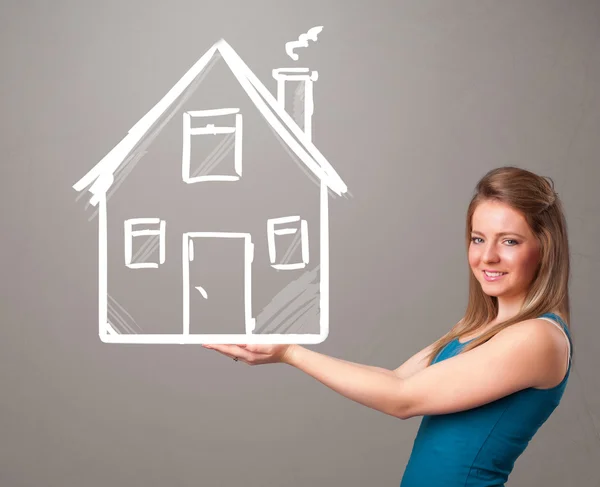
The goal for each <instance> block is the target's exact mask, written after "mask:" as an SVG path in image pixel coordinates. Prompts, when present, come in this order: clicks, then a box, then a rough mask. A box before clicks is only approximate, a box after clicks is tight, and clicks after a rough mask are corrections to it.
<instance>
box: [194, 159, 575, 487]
mask: <svg viewBox="0 0 600 487" xmlns="http://www.w3.org/2000/svg"><path fill="white" fill-rule="evenodd" d="M466 240H467V249H468V262H469V266H470V269H471V272H470V273H469V301H468V305H467V309H466V313H465V315H464V317H463V318H462V319H461V321H460V322H459V323H457V324H456V325H455V326H454V327H453V328H452V329H451V330H450V331H449V332H448V333H447V334H446V335H444V336H443V337H442V338H440V339H439V340H438V341H436V342H435V343H433V344H431V345H430V346H428V347H426V348H425V349H423V350H421V351H420V352H419V353H417V354H415V355H414V356H413V357H411V358H410V359H409V360H407V361H406V362H405V363H404V364H402V365H401V366H400V367H398V368H397V369H396V370H393V371H392V370H387V369H383V368H379V367H371V366H366V365H361V364H356V363H352V362H346V361H344V360H339V359H336V358H332V357H328V356H326V355H323V354H320V353H317V352H314V351H311V350H308V349H306V348H304V347H301V346H299V345H241V346H237V345H205V347H206V348H210V349H214V350H217V351H219V352H221V353H223V354H224V355H227V356H229V357H231V358H233V359H234V360H238V359H239V360H241V361H243V362H245V363H247V364H249V365H258V364H266V363H275V362H281V363H286V364H289V365H292V366H294V367H297V368H298V369H300V370H302V371H303V372H305V373H307V374H309V375H311V376H312V377H314V378H315V379H317V380H318V381H320V382H322V383H323V384H325V385H326V386H328V387H330V388H331V389H333V390H334V391H336V392H338V393H339V394H342V395H343V396H345V397H347V398H349V399H352V400H354V401H356V402H359V403H361V404H364V405H365V406H368V407H370V408H373V409H376V410H378V411H381V412H383V413H386V414H389V415H392V416H395V417H398V418H401V419H406V418H411V417H413V416H423V419H422V421H421V425H420V428H419V431H418V434H417V437H416V439H415V441H414V445H413V449H412V454H411V457H410V459H409V462H408V465H407V467H406V470H405V472H404V475H403V478H402V484H401V487H415V486H423V487H425V486H426V487H441V486H444V487H454V486H461V487H468V486H473V487H475V486H478V487H482V486H502V485H504V483H505V482H506V481H507V479H508V476H509V474H510V472H511V471H512V469H513V466H514V463H515V461H516V459H517V458H518V457H519V455H521V453H523V451H524V450H525V448H526V447H527V444H528V443H529V441H530V440H531V438H532V437H533V435H534V434H535V433H536V431H537V430H538V429H539V427H540V426H541V425H542V424H543V423H544V422H545V421H546V420H547V419H548V417H549V416H550V414H551V413H552V412H553V411H554V409H555V408H556V407H557V406H558V404H559V402H560V400H561V398H562V396H563V393H564V390H565V387H566V384H567V381H568V378H569V374H570V369H571V358H572V342H571V336H570V331H569V327H568V325H567V323H568V322H570V315H569V293H568V281H569V271H570V269H569V243H568V239H567V227H566V222H565V217H564V213H563V208H562V204H561V202H560V200H559V198H558V196H557V194H556V193H555V191H554V185H553V183H552V180H551V179H549V178H544V177H540V176H538V175H536V174H534V173H532V172H529V171H526V170H524V169H520V168H516V167H502V168H498V169H494V170H492V171H490V172H489V173H487V174H486V175H485V176H484V177H483V178H482V179H481V181H480V182H479V183H478V184H477V187H476V191H475V195H474V196H473V198H472V200H471V203H470V205H469V207H468V211H467V219H466Z"/></svg>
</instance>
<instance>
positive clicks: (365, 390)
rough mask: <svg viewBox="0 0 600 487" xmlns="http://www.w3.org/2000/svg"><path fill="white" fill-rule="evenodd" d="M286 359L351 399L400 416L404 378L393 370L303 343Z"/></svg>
mask: <svg viewBox="0 0 600 487" xmlns="http://www.w3.org/2000/svg"><path fill="white" fill-rule="evenodd" d="M284 362H285V363H287V364H289V365H292V366H293V367H295V368H297V369H299V370H301V371H302V372H304V373H306V374H308V375H310V376H311V377H313V378H315V379H316V380H318V381H319V382H321V383H322V384H324V385H326V386H327V387H329V388H330V389H332V390H334V391H335V392H337V393H339V394H341V395H342V396H344V397H347V398H348V399H351V400H353V401H355V402H358V403H360V404H363V405H364V406H367V407H370V408H372V409H375V410H377V411H381V412H382V413H385V414H389V415H391V416H395V417H400V415H399V411H400V410H401V401H402V398H401V386H402V380H401V379H400V378H399V377H397V376H396V375H395V374H394V373H393V372H392V371H390V370H387V371H386V369H381V370H379V367H371V366H363V365H362V364H355V363H352V362H347V361H345V360H340V359H337V358H333V357H329V356H327V355H324V354H321V353H318V352H314V351H312V350H309V349H307V348H304V347H301V346H300V345H293V346H292V347H291V348H290V350H289V353H288V354H286V357H285V359H284Z"/></svg>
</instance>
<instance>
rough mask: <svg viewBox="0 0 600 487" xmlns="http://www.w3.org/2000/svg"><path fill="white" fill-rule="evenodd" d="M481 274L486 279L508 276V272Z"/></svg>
mask: <svg viewBox="0 0 600 487" xmlns="http://www.w3.org/2000/svg"><path fill="white" fill-rule="evenodd" d="M483 273H484V274H485V275H486V276H488V277H500V276H504V275H505V274H508V272H489V271H483Z"/></svg>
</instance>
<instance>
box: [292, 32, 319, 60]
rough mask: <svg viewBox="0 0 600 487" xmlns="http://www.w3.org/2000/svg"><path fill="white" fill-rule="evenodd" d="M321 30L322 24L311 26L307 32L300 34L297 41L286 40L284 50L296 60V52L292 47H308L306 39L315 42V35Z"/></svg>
mask: <svg viewBox="0 0 600 487" xmlns="http://www.w3.org/2000/svg"><path fill="white" fill-rule="evenodd" d="M322 30H323V26H322V25H319V26H317V27H313V28H312V29H308V32H305V33H304V34H300V36H299V37H298V40H297V41H290V42H286V43H285V52H286V53H287V55H288V56H289V57H291V58H292V59H293V60H294V61H298V54H296V53H295V52H294V49H299V48H301V47H308V41H313V42H317V36H318V34H319V33H320V32H321V31H322Z"/></svg>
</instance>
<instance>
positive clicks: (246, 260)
mask: <svg viewBox="0 0 600 487" xmlns="http://www.w3.org/2000/svg"><path fill="white" fill-rule="evenodd" d="M321 30H322V27H315V28H312V29H310V30H309V31H308V32H307V33H306V34H302V35H301V36H300V37H299V38H298V41H296V42H290V43H287V44H286V52H287V53H288V55H289V56H290V57H292V59H294V60H297V59H298V55H297V54H295V53H294V52H293V50H294V49H296V48H299V47H306V46H308V40H312V41H316V40H317V34H318V33H319V32H320V31H321ZM215 56H220V57H221V58H222V59H223V60H224V61H225V63H226V65H227V66H228V67H229V69H230V71H231V72H232V73H233V75H234V76H235V79H236V80H237V82H238V83H239V85H240V86H241V88H242V89H243V91H244V92H245V94H246V95H247V96H248V98H249V99H250V101H251V102H252V104H253V106H254V107H256V109H257V110H258V111H259V112H260V115H262V117H263V118H264V120H265V121H266V122H267V124H268V125H269V126H270V128H271V130H272V131H273V132H274V133H275V134H277V136H279V138H280V139H281V141H282V144H283V145H284V146H285V149H286V153H288V154H290V155H294V156H295V157H296V158H297V159H299V161H301V164H303V165H304V168H303V170H304V171H305V172H306V173H307V174H310V175H311V177H313V176H314V177H316V180H315V181H316V182H317V184H318V188H319V191H318V194H319V196H318V208H319V219H318V220H319V221H318V228H319V234H318V235H319V237H318V242H317V241H314V242H311V241H310V239H309V231H310V228H311V225H313V223H312V222H311V224H310V225H309V220H307V219H306V218H303V217H302V216H301V215H297V214H295V215H294V214H293V215H285V214H283V215H279V216H275V217H273V218H268V219H266V221H265V232H264V233H265V235H262V234H261V235H258V234H257V233H250V232H247V231H244V230H242V231H231V232H224V231H214V228H201V229H198V228H196V227H195V226H194V225H193V224H190V227H191V228H189V231H183V232H182V233H180V234H179V235H180V237H181V247H180V248H177V249H176V248H174V246H173V245H170V246H169V247H168V248H167V246H166V235H167V232H170V231H171V230H169V229H170V228H171V226H170V225H167V221H166V220H165V219H164V218H163V217H160V216H159V215H148V214H146V215H142V216H141V217H135V218H127V219H125V220H124V221H123V225H124V227H123V228H124V239H125V241H124V244H123V249H122V251H123V255H122V258H121V259H119V260H120V262H121V263H123V260H124V266H126V267H127V268H128V269H130V271H127V272H142V273H143V272H148V273H151V272H157V271H156V269H159V268H161V266H164V265H165V263H166V262H167V263H172V262H181V267H180V269H181V274H180V276H181V278H180V280H179V282H180V283H182V285H183V286H182V289H183V296H182V302H183V309H182V316H183V322H182V323H181V326H180V331H179V332H177V333H145V332H144V330H143V326H141V325H140V324H139V323H138V321H136V320H135V319H134V318H133V317H132V316H131V314H129V313H128V311H126V310H125V308H124V307H123V306H122V305H121V304H119V303H118V302H117V301H116V299H115V297H114V296H113V295H111V294H112V292H111V294H109V292H108V286H107V282H108V275H107V273H108V271H107V269H108V230H107V229H108V225H107V222H108V219H109V217H108V210H107V200H108V198H109V197H110V194H111V192H110V191H109V190H110V189H111V187H113V185H114V186H117V184H115V179H116V178H117V183H118V184H120V183H121V182H122V178H123V177H125V176H126V175H127V174H128V172H130V171H131V168H127V169H125V165H127V164H130V163H131V164H134V163H137V162H138V161H139V160H140V159H142V158H143V155H144V154H145V148H146V147H147V145H148V144H149V142H148V141H149V140H152V139H153V138H154V137H155V136H156V133H157V131H159V130H161V129H162V127H163V126H164V125H165V124H166V123H168V121H169V120H171V118H172V117H173V113H174V110H175V108H177V109H180V108H181V109H182V120H181V118H180V119H179V123H181V127H182V129H181V130H182V134H181V136H182V145H181V146H180V149H181V160H180V163H181V181H182V182H183V183H186V184H187V185H189V186H187V187H189V188H194V190H195V191H197V190H198V188H200V189H201V188H202V185H203V184H209V185H215V184H217V185H219V184H224V185H227V186H228V187H229V186H230V185H231V184H232V183H233V184H238V183H235V182H236V181H240V180H241V178H242V174H243V162H242V147H243V136H244V134H243V128H242V122H243V114H242V113H241V110H240V108H218V109H215V108H210V109H204V110H203V109H198V108H202V107H189V109H188V107H184V106H183V105H184V102H185V100H186V99H187V98H186V94H187V91H186V90H188V89H189V88H190V86H192V85H193V84H194V83H196V86H197V84H198V83H199V81H198V80H199V79H201V77H202V76H203V73H204V72H205V71H206V70H207V69H210V66H211V64H210V63H211V62H212V60H213V58H214V57H215ZM204 74H205V73H204ZM272 74H273V78H274V79H275V81H276V84H277V88H276V90H277V93H276V96H277V98H275V97H274V96H273V94H271V92H270V91H269V90H268V89H267V88H266V87H265V86H264V85H263V83H262V82H261V81H260V80H259V79H258V78H257V77H256V76H255V75H254V73H253V72H252V71H251V70H250V69H249V68H248V66H247V65H246V64H245V63H244V61H243V60H242V59H241V58H240V56H239V55H238V54H237V53H236V52H235V51H234V50H233V48H232V47H231V46H230V45H229V44H228V43H227V42H226V41H225V40H223V39H221V40H219V41H218V42H216V43H215V44H214V45H213V46H212V47H211V48H210V49H208V51H206V53H205V54H204V55H203V56H202V57H200V59H199V60H198V61H197V62H196V63H195V64H194V65H193V66H192V67H191V68H190V69H189V70H188V71H187V72H186V73H185V74H184V75H183V76H182V77H181V78H180V79H179V81H177V83H175V85H174V86H173V87H172V88H171V89H170V90H169V91H168V92H167V93H166V95H164V96H163V97H162V98H161V99H160V100H159V101H158V103H156V105H154V106H153V107H152V108H151V109H150V110H149V111H148V112H147V113H146V114H145V115H144V116H143V117H142V118H141V119H140V120H139V121H138V122H137V123H136V124H135V125H134V126H133V127H132V128H131V130H129V132H128V133H127V135H126V136H125V137H124V138H123V139H122V140H121V141H120V142H119V143H118V144H117V145H116V146H115V147H114V148H113V149H112V150H110V151H109V152H108V153H107V154H106V155H105V156H104V157H103V158H102V159H101V160H100V161H99V162H98V163H97V164H96V165H95V166H94V167H93V168H92V169H91V170H90V171H89V172H88V173H87V174H85V175H84V176H83V177H82V178H81V179H80V180H79V181H77V182H76V183H75V184H74V185H73V188H74V189H75V190H76V191H77V192H84V191H88V192H89V193H90V194H91V196H90V200H89V204H90V205H92V206H95V207H97V215H98V326H99V329H98V331H99V336H100V339H101V340H102V341H103V342H105V343H137V344H159V343H161V344H167V343H173V344H194V343H302V344H316V343H321V342H323V341H324V340H325V339H326V338H327V336H328V333H329V203H328V201H329V197H330V192H331V193H333V194H337V195H343V194H345V193H347V191H348V189H347V187H346V184H345V183H344V182H343V181H342V179H341V178H340V176H339V175H338V174H337V173H336V171H335V170H334V169H333V167H332V166H331V164H330V163H329V162H328V161H327V160H326V158H325V157H324V156H323V154H321V152H320V151H319V150H318V149H317V147H316V146H315V145H314V144H313V142H312V125H311V118H312V115H313V111H314V106H313V83H314V82H315V81H316V80H317V79H318V73H317V72H316V71H310V70H309V69H308V68H304V67H293V68H277V69H274V70H273V72H272ZM290 82H299V83H301V84H302V86H303V89H304V91H303V96H304V103H303V107H302V110H303V113H301V116H294V114H293V113H290V109H289V108H288V107H286V86H288V84H289V83H290ZM174 107H175V108H174ZM296 115H297V114H296ZM173 120H175V121H177V119H173ZM206 136H222V137H223V140H222V143H221V146H219V147H218V148H217V149H215V151H214V152H215V154H213V156H214V157H212V159H211V160H210V161H208V162H210V164H209V165H210V166H212V168H214V166H215V164H216V163H215V162H214V161H216V160H217V159H219V160H220V159H222V158H223V157H224V156H223V154H224V153H225V152H227V153H229V152H231V151H233V163H232V164H229V165H228V166H226V169H224V170H220V171H218V172H217V173H216V174H215V173H211V174H208V173H207V168H204V169H202V168H201V169H199V170H196V171H193V170H192V168H191V154H192V152H193V149H192V145H193V142H194V141H195V140H198V139H195V138H198V137H200V138H201V137H206ZM205 162H206V161H205ZM252 164H260V161H251V165H252ZM284 164H285V162H284ZM251 165H250V166H248V167H251ZM173 167H174V168H175V167H177V164H175V165H173ZM306 170H308V171H306ZM231 187H233V186H231ZM115 189H116V188H113V192H114V190H115ZM182 191H185V187H184V188H183V189H182ZM190 191H191V189H190ZM314 225H317V223H316V219H314ZM199 230H202V231H199ZM286 236H289V237H290V238H292V239H293V248H292V247H290V249H288V251H287V252H285V251H280V247H279V244H278V242H279V239H283V238H286ZM177 238H179V237H177ZM144 239H147V240H145V241H144ZM226 241H229V242H234V243H235V242H239V243H240V245H241V246H242V247H243V295H244V296H243V303H244V309H243V318H242V321H243V323H242V324H243V329H241V330H240V332H239V333H210V334H205V333H194V332H192V330H191V325H192V324H193V323H194V320H195V319H196V318H195V313H196V308H195V307H194V306H202V303H209V302H210V301H211V299H212V296H213V295H212V291H211V287H210V283H208V282H202V279H199V280H196V281H194V282H192V278H191V271H190V269H191V265H192V263H193V262H194V261H195V260H197V259H198V252H200V250H199V249H200V247H199V246H200V245H204V244H207V243H210V242H212V244H219V245H223V244H225V242H226ZM256 245H261V246H263V245H264V246H265V248H268V258H269V264H270V266H271V268H272V269H273V272H284V273H285V272H287V273H290V274H291V275H292V274H293V273H294V272H301V273H303V274H299V276H300V277H299V278H297V279H296V280H295V281H294V282H292V283H291V284H288V285H287V286H286V288H287V289H288V290H289V289H291V288H292V287H294V286H295V289H302V290H305V289H310V290H311V292H310V293H306V292H300V293H298V292H296V291H294V292H295V293H296V294H295V297H294V301H295V303H296V306H297V308H295V309H294V312H293V313H290V314H289V316H288V318H289V319H287V321H286V323H285V326H283V325H281V326H280V327H279V328H281V329H280V330H278V331H279V332H278V333H257V331H258V330H257V320H256V316H255V314H254V310H253V309H252V271H253V263H254V257H255V246H256ZM311 245H314V246H316V247H313V248H315V249H317V248H318V253H317V255H318V259H317V260H316V261H315V260H314V258H313V259H312V261H311V252H310V246H311ZM136 246H137V247H139V248H138V250H137V251H134V248H137V247H136ZM298 247H299V248H300V252H299V253H300V257H298V258H297V259H296V260H295V261H294V260H293V259H292V257H291V254H292V250H293V249H298ZM284 248H285V247H281V249H284ZM195 249H196V251H195ZM111 252H112V249H111ZM111 255H112V254H111ZM153 255H154V256H153ZM111 262H112V260H111ZM309 263H310V264H311V265H313V266H316V267H314V268H313V269H311V270H309V269H308V268H307V266H308V264H309ZM177 265H178V266H179V264H177ZM317 275H318V277H316V276H317ZM198 281H199V282H198ZM286 292H287V291H286ZM290 292H291V291H290ZM311 293H313V294H311ZM303 296H308V298H306V297H303ZM315 296H317V298H315ZM192 301H193V302H194V303H195V304H194V305H193V306H192ZM180 302H181V301H180ZM315 303H317V304H316V305H317V306H318V320H319V321H318V323H319V329H318V332H316V333H285V332H283V331H285V329H289V328H290V326H291V325H290V323H291V322H293V321H294V320H297V319H299V317H301V316H302V315H303V314H304V313H306V312H307V310H310V309H311V308H312V312H314V306H315ZM180 309H181V308H180ZM279 312H280V309H278V308H277V307H276V306H275V305H273V303H271V305H268V306H266V307H265V309H264V310H263V315H262V316H263V317H266V318H265V319H268V318H269V317H272V316H275V315H277V314H278V313H279ZM315 316H316V315H315Z"/></svg>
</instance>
